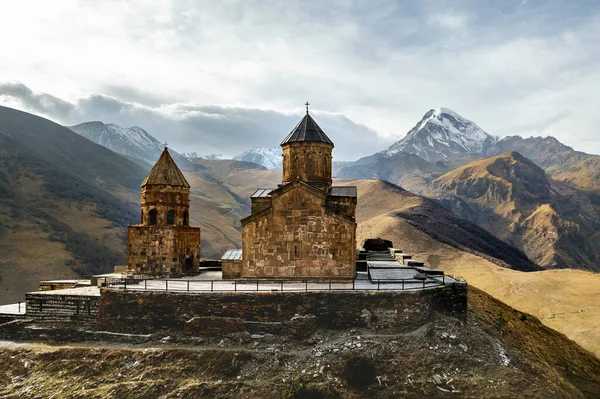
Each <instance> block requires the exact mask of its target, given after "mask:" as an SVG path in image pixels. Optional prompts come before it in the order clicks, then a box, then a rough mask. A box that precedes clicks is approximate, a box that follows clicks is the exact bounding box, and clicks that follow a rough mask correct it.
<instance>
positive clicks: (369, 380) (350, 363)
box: [344, 356, 377, 389]
mask: <svg viewBox="0 0 600 399" xmlns="http://www.w3.org/2000/svg"><path fill="white" fill-rule="evenodd" d="M376 376H377V372H376V369H375V364H373V361H372V360H371V359H369V358H366V357H363V356H353V357H350V358H348V359H347V360H346V364H345V365H344V379H345V380H346V382H347V383H348V385H350V386H352V387H354V388H357V389H363V388H366V387H367V386H369V385H371V384H373V383H374V382H375V379H376Z"/></svg>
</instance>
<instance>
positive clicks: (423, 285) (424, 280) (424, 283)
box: [423, 279, 425, 289]
mask: <svg viewBox="0 0 600 399" xmlns="http://www.w3.org/2000/svg"><path fill="white" fill-rule="evenodd" d="M423 289H425V279H423Z"/></svg>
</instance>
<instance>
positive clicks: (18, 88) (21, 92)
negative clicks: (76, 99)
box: [0, 83, 74, 119]
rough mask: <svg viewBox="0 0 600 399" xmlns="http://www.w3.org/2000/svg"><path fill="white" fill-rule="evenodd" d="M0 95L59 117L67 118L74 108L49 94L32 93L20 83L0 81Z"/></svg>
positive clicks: (37, 111)
mask: <svg viewBox="0 0 600 399" xmlns="http://www.w3.org/2000/svg"><path fill="white" fill-rule="evenodd" d="M0 96H4V97H9V98H13V99H15V100H18V101H19V102H20V103H21V104H22V106H23V107H25V108H27V109H30V110H32V111H34V112H36V113H40V114H45V115H52V116H54V117H55V118H59V119H64V118H68V117H69V115H70V114H71V113H72V112H73V110H74V107H73V104H71V103H69V102H67V101H64V100H61V99H60V98H57V97H54V96H52V95H50V94H46V93H34V92H33V91H32V90H31V89H30V88H29V87H27V86H25V85H24V84H22V83H0Z"/></svg>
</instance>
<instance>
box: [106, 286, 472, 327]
mask: <svg viewBox="0 0 600 399" xmlns="http://www.w3.org/2000/svg"><path fill="white" fill-rule="evenodd" d="M435 312H442V313H444V314H448V315H451V316H454V317H458V318H461V319H464V318H465V317H466V313H467V286H466V284H463V283H460V284H448V285H445V286H442V287H436V288H432V289H425V290H419V291H341V292H331V291H330V292H301V293H300V292H299V293H296V292H286V293H282V292H257V293H240V292H238V293H235V292H227V293H224V292H218V293H214V292H211V293H193V294H191V293H190V294H188V293H174V292H146V291H126V292H123V291H117V290H110V289H105V290H103V291H102V296H101V299H100V303H99V309H98V319H97V327H98V328H99V329H101V330H106V331H114V332H126V333H142V334H143V333H149V332H153V331H156V330H159V329H163V328H167V329H174V330H178V331H183V332H185V333H188V334H190V335H207V336H214V335H227V334H231V333H237V332H242V331H247V332H250V333H255V332H256V333H258V332H263V333H266V332H268V333H272V334H281V335H289V336H308V335H310V334H312V332H314V331H315V330H316V329H317V328H325V329H345V328H353V327H361V328H362V327H364V328H370V329H376V330H380V331H390V332H391V331H403V330H410V329H413V328H415V327H418V326H420V325H422V324H424V323H426V322H427V321H429V320H431V318H432V317H433V315H434V313H435Z"/></svg>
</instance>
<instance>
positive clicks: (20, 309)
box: [19, 302, 21, 313]
mask: <svg viewBox="0 0 600 399" xmlns="http://www.w3.org/2000/svg"><path fill="white" fill-rule="evenodd" d="M19 313H21V302H19Z"/></svg>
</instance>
